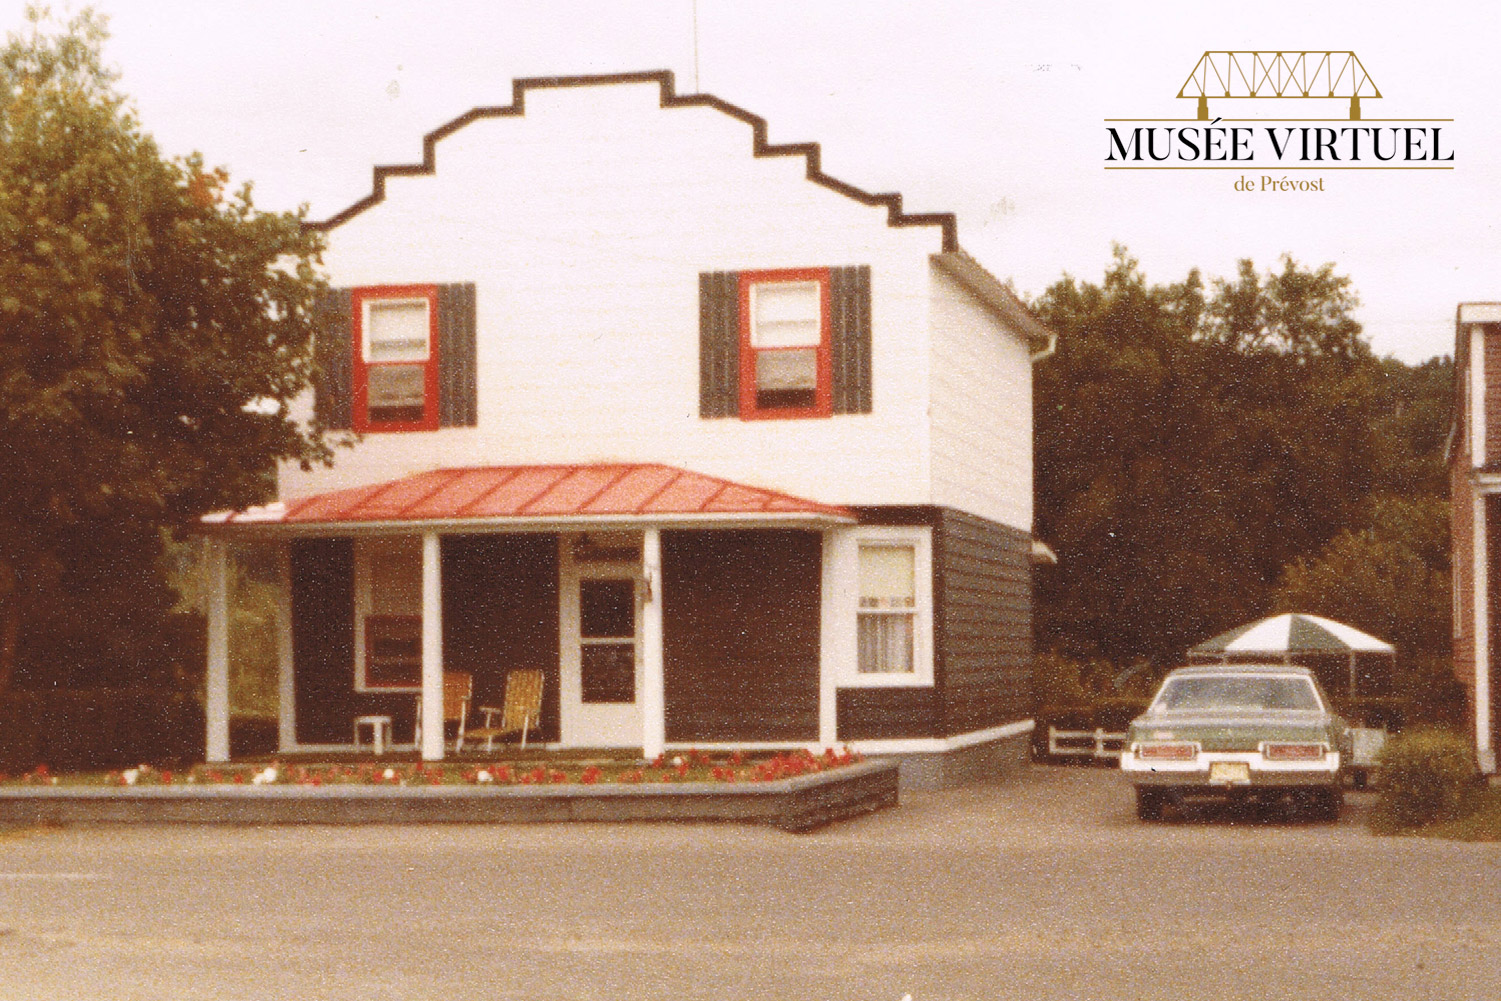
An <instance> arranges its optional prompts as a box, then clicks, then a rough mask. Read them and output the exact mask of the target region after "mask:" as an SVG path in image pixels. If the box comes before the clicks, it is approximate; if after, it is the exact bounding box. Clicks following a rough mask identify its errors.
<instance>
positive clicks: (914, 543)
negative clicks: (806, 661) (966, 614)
mask: <svg viewBox="0 0 1501 1001" xmlns="http://www.w3.org/2000/svg"><path fill="white" fill-rule="evenodd" d="M883 545H884V546H911V547H912V550H913V562H914V564H915V565H914V566H913V573H914V575H915V580H914V584H915V586H916V599H917V607H916V608H915V609H914V614H913V622H912V672H911V673H910V674H897V673H871V674H862V673H860V646H859V628H860V627H859V621H860V547H861V546H883ZM848 553H849V557H848V559H849V566H848V567H847V568H846V575H847V576H846V579H847V580H848V581H849V586H848V587H847V588H845V589H844V590H845V591H846V592H847V600H846V601H845V605H846V609H845V617H846V618H847V620H848V622H849V629H850V631H851V633H853V634H854V635H853V637H852V639H851V643H850V646H849V651H850V657H849V659H848V660H847V661H846V662H845V663H844V664H842V665H841V668H842V669H841V670H840V672H839V679H838V684H839V687H840V688H931V687H932V686H933V530H932V529H931V528H928V527H926V526H919V525H914V526H890V527H886V526H882V527H861V528H859V529H857V530H856V531H855V532H854V539H853V542H852V544H851V545H850V547H849V549H848Z"/></svg>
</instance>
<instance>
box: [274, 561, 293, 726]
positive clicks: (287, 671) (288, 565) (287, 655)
mask: <svg viewBox="0 0 1501 1001" xmlns="http://www.w3.org/2000/svg"><path fill="white" fill-rule="evenodd" d="M277 564H278V567H279V571H280V572H279V573H278V574H277V589H276V691H277V700H276V746H277V747H278V748H279V749H281V750H282V751H283V752H287V751H292V750H295V749H296V747H297V677H296V674H295V673H294V668H293V665H292V544H291V543H290V542H283V543H280V544H279V546H278V550H277Z"/></svg>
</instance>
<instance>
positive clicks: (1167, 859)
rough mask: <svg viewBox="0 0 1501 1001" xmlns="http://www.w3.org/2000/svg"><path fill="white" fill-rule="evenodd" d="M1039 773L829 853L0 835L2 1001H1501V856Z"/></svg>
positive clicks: (575, 832) (911, 802)
mask: <svg viewBox="0 0 1501 1001" xmlns="http://www.w3.org/2000/svg"><path fill="white" fill-rule="evenodd" d="M1370 798H1371V797H1370V794H1368V793H1362V794H1356V795H1352V796H1351V797H1350V806H1349V807H1348V808H1347V810H1346V811H1345V814H1344V816H1343V817H1342V818H1341V820H1340V822H1339V823H1338V824H1335V825H1330V824H1320V823H1311V822H1303V821H1298V820H1287V819H1284V818H1281V817H1278V816H1275V815H1265V814H1262V815H1258V814H1253V813H1246V814H1242V813H1236V812H1230V811H1221V810H1207V811H1193V812H1191V813H1190V815H1189V816H1187V817H1186V818H1183V819H1181V820H1177V821H1173V822H1168V823H1158V824H1142V823H1140V822H1138V821H1137V820H1136V819H1135V816H1134V812H1133V806H1132V799H1131V795H1130V791H1129V789H1128V788H1126V787H1125V786H1124V785H1123V784H1122V783H1121V782H1120V781H1119V776H1117V775H1115V774H1113V773H1111V772H1109V771H1104V770H1099V769H1090V768H1077V767H1033V768H1032V769H1030V770H1029V771H1028V772H1027V773H1026V774H1025V775H1024V776H1021V777H1019V778H1015V779H1013V780H1011V781H1009V782H1006V783H1004V784H996V785H986V786H974V787H969V788H965V789H960V790H952V791H948V792H943V793H929V794H920V795H911V796H908V797H907V798H906V799H905V801H904V804H903V806H902V807H901V808H899V809H898V810H894V811H888V812H886V813H882V814H878V815H875V816H870V817H866V818H863V819H859V820H856V821H853V822H850V823H846V824H842V825H838V826H835V827H832V828H828V829H825V830H823V831H820V832H817V833H814V834H811V835H789V834H785V833H782V832H779V831H775V830H769V829H759V828H748V827H737V826H708V825H644V826H624V825H577V826H548V825H535V826H516V827H482V826H445V827H415V828H410V827H360V828H244V829H209V828H163V827H157V828H120V827H115V828H67V829H56V830H31V831H18V832H10V833H8V834H6V835H4V836H0V997H3V998H6V999H11V998H16V999H20V998H49V999H50V998H58V999H62V998H68V999H72V998H84V997H100V998H103V997H108V998H111V999H135V998H140V999H147V998H150V999H153V1001H157V999H163V998H172V999H208V998H214V999H226V998H245V999H251V998H254V999H262V998H331V999H343V998H350V999H370V1001H375V999H416V998H445V999H450V998H459V997H484V998H511V997H515V998H522V997H526V998H581V999H582V998H601V999H603V998H610V999H628V998H704V999H709V998H714V999H719V998H778V999H780V998H818V999H850V1001H854V999H878V1001H900V999H901V998H902V997H903V996H904V995H907V994H910V995H911V996H912V999H913V1001H932V999H971V998H972V999H980V998H985V999H991V998H1060V999H1061V998H1070V999H1072V998H1140V999H1148V998H1163V999H1167V998H1171V999H1175V1001H1181V999H1184V998H1214V999H1220V998H1226V999H1238V998H1246V999H1252V998H1256V999H1260V998H1298V999H1318V998H1341V999H1348V998H1361V999H1365V998H1456V999H1458V998H1489V997H1501V846H1496V845H1459V844H1451V843H1442V842H1431V841H1424V840H1416V839H1381V838H1374V837H1372V836H1371V835H1369V834H1368V833H1367V832H1366V830H1365V828H1364V824H1363V816H1364V813H1365V811H1366V810H1367V809H1368V808H1369V802H1370Z"/></svg>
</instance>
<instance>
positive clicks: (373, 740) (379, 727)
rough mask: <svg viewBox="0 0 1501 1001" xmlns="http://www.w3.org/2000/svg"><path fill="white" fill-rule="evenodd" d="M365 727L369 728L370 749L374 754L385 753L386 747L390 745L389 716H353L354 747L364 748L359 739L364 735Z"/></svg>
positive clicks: (357, 749) (357, 748)
mask: <svg viewBox="0 0 1501 1001" xmlns="http://www.w3.org/2000/svg"><path fill="white" fill-rule="evenodd" d="M365 727H369V728H370V750H371V751H372V752H373V753H375V754H385V753H386V748H388V747H390V746H391V717H389V716H356V717H355V718H354V749H355V750H356V751H360V750H364V746H365V745H364V742H363V741H361V740H360V738H361V737H362V736H364V730H365Z"/></svg>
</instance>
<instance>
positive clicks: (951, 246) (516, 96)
mask: <svg viewBox="0 0 1501 1001" xmlns="http://www.w3.org/2000/svg"><path fill="white" fill-rule="evenodd" d="M617 83H656V84H657V85H658V86H660V87H661V88H662V99H661V106H662V107H664V108H691V107H699V106H706V107H710V108H714V109H716V110H718V111H722V112H724V113H725V114H726V115H729V116H730V117H731V118H738V119H739V120H740V121H742V122H745V123H746V124H747V125H749V126H750V127H751V134H752V136H753V138H754V143H753V146H752V150H753V152H754V155H755V156H757V157H766V156H801V157H804V158H805V159H806V160H807V164H808V169H807V178H808V180H810V181H812V182H813V183H814V184H818V185H822V186H823V187H825V188H828V189H829V190H830V191H834V192H837V193H839V194H841V195H844V196H845V197H846V198H853V199H854V200H855V201H857V202H860V203H861V204H863V205H870V206H876V207H879V206H885V207H886V225H888V226H892V227H902V226H939V227H941V228H942V229H943V251H944V253H953V252H955V251H957V250H958V249H959V230H958V222H957V220H956V219H955V217H954V213H952V212H924V213H907V212H903V211H902V196H901V195H900V194H898V193H896V192H888V193H885V194H878V195H873V194H871V193H869V192H867V191H862V190H860V189H859V188H857V187H855V186H854V185H853V184H847V183H845V182H844V181H841V180H839V179H838V178H836V177H830V176H829V175H828V174H825V173H824V172H823V169H822V167H821V165H820V164H821V160H822V153H821V152H820V150H819V147H818V143H815V142H806V143H779V144H776V145H773V144H771V143H769V142H767V141H766V119H764V118H762V117H761V116H760V115H755V114H752V113H751V112H749V111H746V110H745V109H744V108H741V107H738V106H736V105H733V104H731V103H730V102H728V101H725V100H722V99H720V98H717V97H715V96H714V95H712V94H678V93H676V92H675V90H674V85H673V75H672V71H671V70H651V71H649V72H644V73H607V74H601V75H597V76H545V77H527V78H525V79H520V80H513V81H511V103H510V104H508V105H506V106H504V107H489V108H473V109H471V110H469V111H466V112H465V113H464V114H462V115H460V116H459V117H457V118H455V119H453V120H452V121H450V122H448V123H446V124H444V125H441V126H439V127H438V128H436V129H434V130H433V131H431V132H429V133H428V134H427V135H425V136H423V137H422V162H421V163H413V164H397V165H390V166H380V167H376V168H375V178H374V184H373V187H372V190H371V192H370V194H369V195H368V196H366V197H365V198H362V199H360V200H359V201H357V202H355V203H354V204H353V205H351V206H349V207H348V208H347V209H345V210H344V211H342V212H340V213H338V214H337V215H334V216H331V217H329V218H328V219H324V220H322V221H321V222H309V223H306V224H305V225H306V226H307V227H308V228H309V229H313V230H317V231H319V232H326V231H328V230H330V229H333V228H334V227H336V226H339V225H341V224H343V223H345V222H348V221H349V220H350V219H352V218H354V217H355V216H357V215H359V214H360V213H361V212H363V211H365V210H366V209H368V208H370V207H371V206H373V205H378V204H380V203H381V202H382V201H383V200H384V199H385V197H386V178H388V177H418V176H423V175H429V174H433V173H435V172H436V169H437V149H436V148H437V144H438V141H439V140H440V139H445V138H447V137H448V136H450V135H452V134H453V133H455V132H457V131H458V130H459V129H462V128H463V127H464V126H466V125H468V124H469V123H471V122H475V121H479V120H480V119H482V118H509V117H519V116H521V115H523V114H525V112H526V92H527V91H528V90H534V89H536V90H540V89H544V88H557V87H596V86H604V85H607V84H617Z"/></svg>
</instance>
